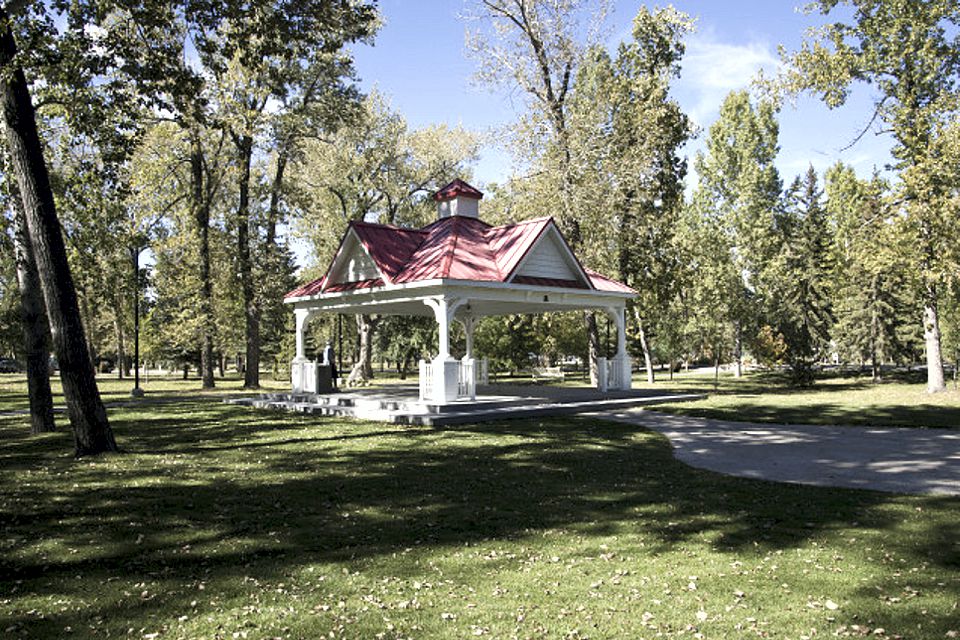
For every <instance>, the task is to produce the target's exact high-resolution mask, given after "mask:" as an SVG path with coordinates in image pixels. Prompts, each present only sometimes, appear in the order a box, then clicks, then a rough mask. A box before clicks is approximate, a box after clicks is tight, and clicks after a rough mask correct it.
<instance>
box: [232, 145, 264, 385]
mask: <svg viewBox="0 0 960 640" xmlns="http://www.w3.org/2000/svg"><path fill="white" fill-rule="evenodd" d="M233 141H234V145H235V146H236V148H237V160H238V161H239V165H240V167H239V168H240V182H239V184H238V185H237V186H238V193H239V201H238V203H237V213H236V216H235V218H234V221H235V223H236V225H237V268H238V269H237V270H238V271H239V272H240V292H241V294H242V296H243V312H244V345H245V353H246V365H247V366H246V368H245V369H244V372H243V387H244V388H245V389H259V388H260V305H259V304H258V301H257V296H256V290H255V288H254V286H253V262H252V261H251V260H250V163H251V162H252V161H253V138H251V137H250V136H249V135H235V136H234V138H233Z"/></svg>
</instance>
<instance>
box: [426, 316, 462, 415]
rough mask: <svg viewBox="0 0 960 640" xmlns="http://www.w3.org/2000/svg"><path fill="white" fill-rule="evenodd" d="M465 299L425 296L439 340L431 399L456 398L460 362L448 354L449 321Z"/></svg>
mask: <svg viewBox="0 0 960 640" xmlns="http://www.w3.org/2000/svg"><path fill="white" fill-rule="evenodd" d="M465 302H466V301H465V300H463V299H462V298H447V297H439V298H427V299H425V300H424V301H423V303H424V304H425V305H427V306H428V307H430V308H431V309H433V315H434V318H436V321H437V333H438V334H439V340H438V345H437V351H438V353H437V357H436V358H434V360H433V394H432V395H433V401H434V402H439V403H447V402H453V401H455V400H456V399H457V395H458V394H457V385H458V383H459V379H458V377H459V372H460V363H459V362H458V361H456V360H454V359H453V356H451V355H450V323H451V322H453V319H454V314H455V313H456V312H457V309H459V308H460V307H461V306H463V304H464V303H465Z"/></svg>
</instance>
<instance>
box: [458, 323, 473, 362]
mask: <svg viewBox="0 0 960 640" xmlns="http://www.w3.org/2000/svg"><path fill="white" fill-rule="evenodd" d="M457 322H459V323H460V324H462V325H463V332H464V334H465V335H466V337H467V352H466V353H465V354H464V356H463V359H464V360H472V359H473V330H474V328H476V326H477V318H474V317H473V316H469V315H464V316H461V317H459V318H457Z"/></svg>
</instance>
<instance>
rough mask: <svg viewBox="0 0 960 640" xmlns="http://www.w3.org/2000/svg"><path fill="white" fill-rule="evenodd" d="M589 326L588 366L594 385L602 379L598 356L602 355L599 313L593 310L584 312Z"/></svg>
mask: <svg viewBox="0 0 960 640" xmlns="http://www.w3.org/2000/svg"><path fill="white" fill-rule="evenodd" d="M583 319H584V323H585V324H586V327H587V349H588V354H587V366H588V367H589V368H590V384H591V385H592V386H594V387H596V386H597V384H598V383H599V381H600V369H599V367H598V365H597V358H598V357H599V356H600V331H599V330H598V329H597V315H596V314H595V313H594V312H593V311H587V312H585V313H584V314H583Z"/></svg>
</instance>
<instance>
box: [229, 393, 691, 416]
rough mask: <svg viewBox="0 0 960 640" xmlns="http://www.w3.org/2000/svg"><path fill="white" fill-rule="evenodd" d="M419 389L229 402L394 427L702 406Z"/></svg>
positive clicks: (665, 398)
mask: <svg viewBox="0 0 960 640" xmlns="http://www.w3.org/2000/svg"><path fill="white" fill-rule="evenodd" d="M418 393H419V392H418V388H417V387H416V386H415V385H382V386H375V387H365V388H363V389H351V390H350V391H344V392H340V393H330V394H293V393H269V394H263V395H260V396H253V397H250V396H248V397H243V398H228V399H226V400H224V402H228V403H230V404H238V405H246V406H252V407H256V408H259V409H283V410H287V411H299V412H302V413H311V414H317V415H339V416H349V417H353V418H359V419H361V420H376V421H380V422H390V423H394V424H416V425H433V426H440V425H445V424H464V423H470V422H479V421H483V420H503V419H508V418H528V417H536V416H555V415H565V414H572V413H581V412H585V411H600V410H603V409H621V410H625V409H629V408H631V407H639V406H645V405H651V404H658V403H664V402H681V401H688V400H699V399H701V398H703V397H704V396H703V395H700V394H665V393H663V392H661V391H658V390H646V389H644V390H640V389H635V390H630V391H608V392H605V393H601V392H600V391H597V390H596V389H588V388H582V387H550V386H537V385H500V384H496V385H485V386H480V387H478V388H477V399H476V400H459V401H457V402H454V403H450V404H444V405H438V404H434V403H430V402H420V400H419V398H418Z"/></svg>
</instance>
